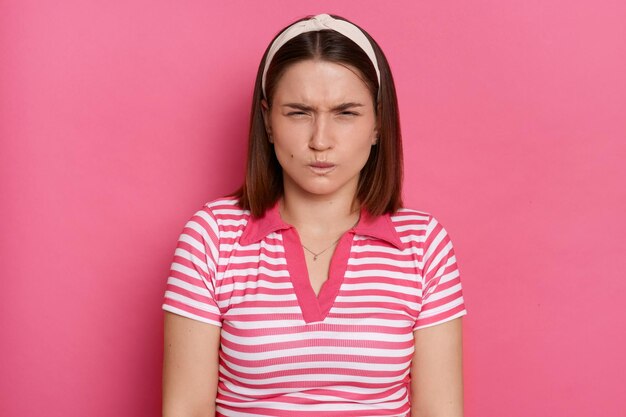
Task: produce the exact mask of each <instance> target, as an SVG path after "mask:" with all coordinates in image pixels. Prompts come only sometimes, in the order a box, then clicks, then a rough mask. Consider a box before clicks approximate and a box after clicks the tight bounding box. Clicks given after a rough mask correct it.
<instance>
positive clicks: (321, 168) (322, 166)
mask: <svg viewBox="0 0 626 417" xmlns="http://www.w3.org/2000/svg"><path fill="white" fill-rule="evenodd" d="M335 167H336V165H335V164H332V163H330V162H321V161H314V162H311V163H310V164H309V168H310V169H311V171H313V172H314V173H315V174H318V175H324V174H328V173H329V172H331V171H332V170H334V169H335Z"/></svg>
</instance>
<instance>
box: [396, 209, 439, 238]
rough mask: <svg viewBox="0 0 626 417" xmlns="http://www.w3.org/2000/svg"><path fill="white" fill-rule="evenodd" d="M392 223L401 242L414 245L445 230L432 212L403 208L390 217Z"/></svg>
mask: <svg viewBox="0 0 626 417" xmlns="http://www.w3.org/2000/svg"><path fill="white" fill-rule="evenodd" d="M390 219H391V223H392V224H393V226H394V228H395V229H396V232H397V233H398V234H399V235H400V238H401V240H403V241H405V242H412V243H419V244H421V243H424V241H425V240H427V239H428V237H429V236H431V235H432V232H433V231H435V232H438V231H443V232H444V233H446V232H445V229H444V228H443V226H442V225H441V223H440V222H439V221H438V220H437V219H436V218H435V216H433V215H432V214H431V213H430V212H426V211H422V210H416V209H413V208H407V207H402V208H400V209H399V210H398V211H396V212H395V213H393V214H391V215H390Z"/></svg>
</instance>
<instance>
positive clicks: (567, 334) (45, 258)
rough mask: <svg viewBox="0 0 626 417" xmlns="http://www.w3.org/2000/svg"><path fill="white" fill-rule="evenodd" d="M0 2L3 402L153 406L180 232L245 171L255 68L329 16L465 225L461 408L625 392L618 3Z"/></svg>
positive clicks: (8, 405) (27, 407)
mask: <svg viewBox="0 0 626 417" xmlns="http://www.w3.org/2000/svg"><path fill="white" fill-rule="evenodd" d="M215 3H216V5H211V4H209V2H171V1H146V0H130V1H124V2H85V1H77V0H74V1H69V0H66V1H63V2H52V1H4V2H2V12H1V13H0V54H1V55H0V62H1V65H0V93H1V94H0V138H1V148H0V179H1V181H0V187H1V188H0V192H1V195H2V204H1V206H0V215H1V218H2V219H3V220H4V221H3V225H2V229H1V230H2V231H1V233H0V236H1V237H0V239H1V241H0V246H1V248H0V250H1V251H0V253H1V257H2V258H1V259H0V261H1V264H0V265H1V271H2V289H1V290H0V297H1V299H0V306H1V307H0V308H1V310H0V329H1V331H2V342H1V343H0V369H1V372H0V375H1V377H0V415H2V416H20V417H30V416H42V415H45V416H48V417H57V416H59V417H60V416H64V417H66V416H89V417H100V416H103V417H104V416H116V417H119V416H146V417H147V416H155V415H158V414H159V405H160V366H161V365H160V364H161V356H162V347H161V338H162V329H161V325H162V313H161V310H160V303H161V297H162V294H163V291H164V286H165V277H166V274H167V270H168V266H169V263H170V261H171V257H172V254H173V250H174V246H175V241H176V238H177V236H178V234H179V232H180V231H181V228H182V226H183V224H184V222H185V221H186V220H187V218H188V217H189V216H190V215H191V214H192V213H193V211H195V210H196V209H197V208H198V207H200V205H201V204H202V203H204V202H205V201H207V200H209V199H212V198H215V197H217V196H220V195H223V194H225V193H227V192H229V191H231V190H233V189H234V188H235V187H236V186H237V185H238V184H239V182H240V181H241V179H242V168H243V161H242V158H243V154H244V141H245V140H244V136H245V133H246V129H247V128H246V124H247V118H248V107H249V100H250V95H251V88H252V85H253V77H254V73H255V69H256V66H257V65H258V61H259V59H260V58H261V54H262V52H263V49H264V48H265V46H266V44H267V42H268V41H269V40H270V39H271V37H272V36H273V35H274V34H275V32H276V31H277V30H278V29H279V28H280V27H282V26H283V25H285V24H286V23H288V22H290V21H291V20H293V19H294V18H297V17H300V16H303V15H306V14H311V13H319V12H323V11H330V12H332V13H337V14H340V15H344V16H346V17H348V18H351V19H353V20H354V21H355V22H357V23H359V24H361V25H362V26H363V27H365V28H367V29H368V30H369V31H370V33H371V34H372V35H373V36H374V37H375V38H376V39H377V40H378V41H379V43H380V44H381V45H382V47H383V49H384V50H385V51H386V53H387V56H388V57H389V60H390V62H391V65H392V68H393V70H394V73H395V78H396V82H397V87H398V90H399V98H400V105H401V111H402V113H401V116H402V125H403V129H404V130H403V131H404V138H405V146H406V155H405V160H406V161H405V162H406V167H407V169H406V187H405V195H406V203H407V205H409V206H411V207H414V208H419V209H422V210H427V211H430V212H432V213H434V214H435V215H437V217H438V218H439V219H440V220H441V221H442V222H443V223H444V224H445V225H446V227H447V228H448V229H449V230H450V231H451V234H452V236H453V238H454V241H455V243H456V251H457V255H458V257H459V262H460V266H461V271H462V274H463V279H464V285H465V295H466V301H467V305H468V310H469V315H468V316H467V317H466V318H465V358H466V359H465V371H466V415H467V417H491V416H493V417H496V416H497V417H500V416H508V417H518V416H519V417H522V416H523V417H528V416H533V417H538V416H550V417H552V416H563V417H565V416H567V417H583V416H585V417H587V416H603V417H611V416H623V415H624V413H625V412H626V411H625V410H626V384H625V383H624V381H623V378H624V375H625V374H626V359H624V358H625V356H624V352H626V331H625V329H626V314H624V312H623V305H624V299H625V298H626V280H625V279H624V277H625V272H624V271H626V256H625V255H624V248H625V245H624V237H625V236H626V221H625V220H624V213H626V186H625V185H624V181H625V180H626V168H625V167H626V163H624V161H625V160H626V115H625V113H626V111H625V110H626V76H625V74H626V42H625V41H624V40H625V39H626V30H625V28H626V25H625V23H624V22H626V6H625V4H624V2H622V1H618V0H615V1H591V0H588V1H565V0H555V1H551V2H546V1H537V0H531V1H524V2H522V1H507V2H502V1H495V0H494V1H486V0H480V1H472V2H465V1H441V2H426V1H424V2H414V1H397V2H391V3H388V2H382V1H378V2H374V1H368V2H363V1H345V2H341V4H337V2H336V1H321V2H315V3H313V2H300V3H299V4H297V5H295V4H294V2H291V1H278V0H265V1H263V2H248V1H230V2H219V6H217V3H218V2H215Z"/></svg>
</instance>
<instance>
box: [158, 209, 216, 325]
mask: <svg viewBox="0 0 626 417" xmlns="http://www.w3.org/2000/svg"><path fill="white" fill-rule="evenodd" d="M218 258H219V229H218V225H217V221H216V219H215V217H214V215H213V213H212V212H211V210H210V209H209V208H208V207H204V208H203V209H202V210H199V211H198V212H196V213H195V214H194V215H193V217H192V218H191V219H190V220H189V221H188V222H187V224H185V227H184V228H183V231H182V233H181V235H180V237H179V238H178V243H177V245H176V250H175V251H174V259H173V261H172V265H171V268H170V273H169V277H168V279H167V287H166V290H165V297H164V300H163V306H162V308H163V310H165V311H169V312H171V313H175V314H178V315H181V316H184V317H187V318H190V319H194V320H199V321H202V322H204V323H209V324H213V325H216V326H220V327H221V325H222V323H221V314H220V310H219V308H218V305H217V301H216V297H215V277H216V271H217V267H216V265H217V263H218Z"/></svg>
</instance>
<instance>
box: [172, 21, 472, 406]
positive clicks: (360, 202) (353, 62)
mask: <svg viewBox="0 0 626 417" xmlns="http://www.w3.org/2000/svg"><path fill="white" fill-rule="evenodd" d="M401 183H402V147H401V140H400V127H399V118H398V110H397V99H396V93H395V87H394V84H393V79H392V76H391V72H390V69H389V65H388V63H387V60H386V58H385V56H384V55H383V53H382V51H381V50H380V48H379V46H378V45H377V44H376V42H375V41H374V40H373V39H372V38H371V37H370V36H369V35H368V34H366V33H365V32H364V31H362V30H361V29H360V28H358V27H357V26H355V25H354V24H352V23H350V22H348V21H346V20H345V19H342V18H339V17H336V16H329V15H318V16H314V17H309V18H306V19H303V20H300V21H298V22H295V23H294V24H292V25H290V26H288V27H287V28H285V29H284V30H283V31H282V32H281V33H280V34H279V35H278V36H277V37H276V38H275V39H274V40H273V42H272V43H271V44H270V46H269V48H268V50H267V51H266V53H265V55H264V58H263V60H262V62H261V65H260V67H259V72H258V75H257V79H256V85H255V91H254V98H253V104H252V117H251V127H250V136H249V144H248V163H247V173H246V177H245V182H244V184H243V186H242V188H241V189H240V190H239V191H238V193H237V194H236V195H235V196H233V197H229V198H222V199H218V200H216V201H212V202H210V203H207V204H206V205H205V206H204V207H203V208H202V209H201V210H199V211H198V212H197V213H196V214H195V215H194V216H193V217H192V218H191V220H190V221H189V222H188V223H187V225H186V226H185V228H184V230H183V233H182V234H181V237H180V239H179V242H178V246H177V249H176V252H175V257H174V261H173V263H172V268H171V273H170V276H169V279H168V285H167V291H166V293H165V302H164V304H163V309H164V310H166V313H165V357H164V369H163V415H164V416H166V417H185V416H212V415H218V416H306V415H315V416H342V417H343V416H424V417H426V416H429V417H431V416H446V417H458V416H462V413H463V411H462V409H463V385H462V354H461V316H463V315H464V314H465V313H466V311H465V306H464V302H463V296H462V289H461V282H460V279H459V274H458V270H457V267H456V260H455V256H454V251H453V249H452V245H451V242H450V239H449V238H448V235H447V233H446V231H445V230H444V229H443V228H442V226H441V225H440V224H439V223H438V222H437V221H436V220H435V219H434V218H433V217H432V216H430V215H429V214H426V213H423V212H419V211H415V210H410V209H406V208H402V202H401V196H400V193H401Z"/></svg>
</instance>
